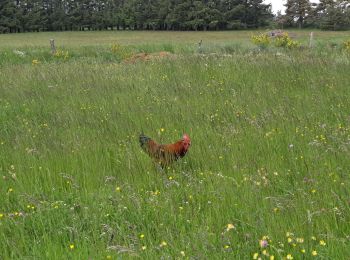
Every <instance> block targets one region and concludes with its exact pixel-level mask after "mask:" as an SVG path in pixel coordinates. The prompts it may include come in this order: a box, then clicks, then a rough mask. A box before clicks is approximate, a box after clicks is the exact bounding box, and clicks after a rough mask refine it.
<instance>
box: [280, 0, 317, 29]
mask: <svg viewBox="0 0 350 260" xmlns="http://www.w3.org/2000/svg"><path fill="white" fill-rule="evenodd" d="M285 7H286V18H287V21H288V23H289V24H290V25H293V24H294V23H297V25H298V27H299V28H300V29H301V28H302V27H303V25H304V23H305V19H306V17H307V16H308V14H309V13H310V10H311V4H310V1H309V0H287V3H286V4H285Z"/></svg>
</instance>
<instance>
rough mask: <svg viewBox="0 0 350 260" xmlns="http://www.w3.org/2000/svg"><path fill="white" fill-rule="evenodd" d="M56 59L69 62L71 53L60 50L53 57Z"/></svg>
mask: <svg viewBox="0 0 350 260" xmlns="http://www.w3.org/2000/svg"><path fill="white" fill-rule="evenodd" d="M53 56H54V57H55V58H57V59H63V60H67V59H69V52H68V51H64V50H61V49H58V50H57V51H56V52H55V53H54V55H53Z"/></svg>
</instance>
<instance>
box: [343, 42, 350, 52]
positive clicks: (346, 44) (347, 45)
mask: <svg viewBox="0 0 350 260" xmlns="http://www.w3.org/2000/svg"><path fill="white" fill-rule="evenodd" d="M343 46H344V49H345V50H346V51H348V52H350V40H347V41H345V42H344V43H343Z"/></svg>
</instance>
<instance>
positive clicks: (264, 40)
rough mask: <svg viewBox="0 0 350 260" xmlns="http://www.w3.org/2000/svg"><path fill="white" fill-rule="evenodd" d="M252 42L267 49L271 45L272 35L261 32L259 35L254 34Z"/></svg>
mask: <svg viewBox="0 0 350 260" xmlns="http://www.w3.org/2000/svg"><path fill="white" fill-rule="evenodd" d="M251 39H252V42H253V43H254V44H255V45H257V46H258V47H259V48H262V49H265V48H267V47H268V46H269V45H270V42H271V41H270V37H269V36H268V35H267V34H265V33H261V34H259V35H253V36H252V38H251Z"/></svg>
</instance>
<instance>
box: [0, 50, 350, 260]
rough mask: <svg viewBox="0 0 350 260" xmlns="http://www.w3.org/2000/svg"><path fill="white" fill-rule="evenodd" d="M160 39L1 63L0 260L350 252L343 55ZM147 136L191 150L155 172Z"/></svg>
mask: <svg viewBox="0 0 350 260" xmlns="http://www.w3.org/2000/svg"><path fill="white" fill-rule="evenodd" d="M226 45H228V44H226ZM157 46H158V47H157ZM159 46H162V45H143V44H140V45H133V47H132V46H131V47H130V46H129V47H130V48H132V49H133V50H134V51H135V50H136V52H137V51H140V50H141V51H150V52H151V51H152V52H153V51H160V50H162V48H161V47H159ZM164 46H167V48H168V49H167V51H170V52H172V53H175V54H176V56H174V57H170V58H169V59H162V60H151V61H148V62H136V63H135V64H126V63H123V62H120V59H119V58H118V57H117V58H116V57H115V54H113V53H112V52H111V51H110V47H108V46H104V47H103V46H102V47H91V46H90V47H86V48H83V47H81V48H78V47H74V48H73V47H72V49H69V48H68V49H69V52H70V57H69V58H68V59H66V60H60V59H58V60H57V59H55V57H52V56H51V55H50V54H49V53H48V51H44V50H43V49H40V48H35V47H32V48H30V49H29V48H28V49H24V51H25V52H26V53H29V54H27V55H29V57H27V58H23V60H21V59H19V60H17V59H16V58H14V57H12V58H9V59H8V60H7V61H6V62H3V63H2V67H1V70H0V92H1V96H0V122H1V128H0V174H1V176H2V178H1V179H0V193H1V198H2V199H1V200H0V214H1V215H0V248H1V250H0V258H2V259H10V258H13V259H23V258H35V259H62V258H70V259H87V258H90V259H106V258H107V259H109V258H112V259H116V258H119V257H121V258H123V257H124V258H134V257H141V258H146V259H157V258H182V257H184V258H198V259H240V258H241V259H249V258H253V257H254V255H255V254H258V257H262V258H263V259H269V257H270V256H271V255H273V256H274V257H275V259H283V258H285V257H287V256H288V255H289V254H290V255H291V256H293V257H294V259H311V258H328V259H347V258H349V257H350V254H349V250H348V248H349V246H350V243H349V239H348V236H349V232H350V225H349V220H350V219H349V216H350V208H349V185H350V177H349V171H350V163H349V155H350V152H349V149H350V147H349V140H350V119H349V111H350V103H349V98H350V96H349V95H350V94H349V93H350V92H349V84H348V82H350V74H349V69H350V65H349V56H348V54H346V53H344V52H342V51H336V52H333V51H332V50H330V49H328V48H326V49H324V50H320V49H316V50H311V51H309V50H292V51H283V50H282V51H281V50H278V51H276V50H267V51H264V52H261V51H257V50H253V49H249V48H247V49H245V47H242V48H238V47H232V48H233V51H232V50H231V49H230V48H229V47H226V48H222V47H221V46H225V44H224V43H223V45H220V44H213V45H211V46H212V47H211V49H210V50H209V51H207V50H206V49H204V51H205V52H204V53H202V54H200V55H199V54H196V53H197V50H196V48H194V49H193V50H191V48H193V47H186V44H183V45H181V44H179V45H178V44H171V43H167V44H165V45H164ZM182 46H184V48H188V50H190V51H187V52H186V51H185V52H182V51H180V50H181V48H183V47H182ZM229 46H230V45H229ZM234 46H237V45H234ZM227 48H228V50H227ZM7 50H8V51H9V53H10V51H11V49H7ZM177 50H178V51H177ZM212 50H215V52H216V53H217V54H216V55H212V54H210V53H212ZM35 52H37V53H41V55H42V56H40V57H43V56H45V55H47V59H44V58H37V59H38V60H39V61H40V63H39V64H34V65H32V64H31V63H32V59H35V56H34V55H33V53H35ZM225 53H229V54H230V55H223V54H225ZM89 54H91V55H89ZM11 55H12V54H11ZM14 55H16V54H14ZM113 55H114V56H113ZM16 57H17V56H16ZM45 57H46V56H45ZM161 128H164V131H161ZM141 132H144V133H145V134H147V135H149V136H151V137H152V138H154V139H155V140H157V141H159V142H163V143H168V142H172V141H175V140H177V139H179V138H180V137H181V135H182V133H183V132H186V133H188V134H189V135H190V136H191V138H192V147H191V149H190V151H189V153H188V154H187V155H186V157H185V158H183V159H182V160H180V161H179V162H177V163H175V164H174V165H173V166H172V167H171V168H170V169H167V170H165V171H164V172H161V171H159V170H158V169H157V168H156V167H155V166H154V165H153V164H152V161H151V160H150V158H148V156H147V155H146V154H144V153H143V152H142V151H141V149H140V148H139V144H138V135H139V133H141ZM229 224H232V225H233V226H232V225H229ZM264 236H265V237H264ZM260 240H266V241H267V242H268V246H267V247H266V248H261V247H260V244H259V241H260ZM264 250H266V251H264ZM304 250H305V252H304ZM313 254H317V255H316V256H313ZM255 256H256V255H255Z"/></svg>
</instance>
